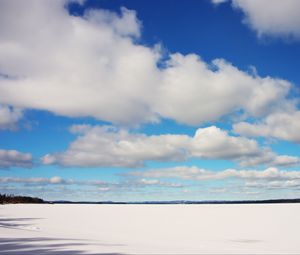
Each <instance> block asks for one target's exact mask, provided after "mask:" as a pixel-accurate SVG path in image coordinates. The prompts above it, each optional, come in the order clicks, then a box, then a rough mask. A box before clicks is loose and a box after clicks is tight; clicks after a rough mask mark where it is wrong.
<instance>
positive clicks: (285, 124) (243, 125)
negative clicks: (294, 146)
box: [233, 111, 300, 143]
mask: <svg viewBox="0 0 300 255" xmlns="http://www.w3.org/2000/svg"><path fill="white" fill-rule="evenodd" d="M299 130H300V111H291V112H288V111H287V112H276V113H273V114H270V115H269V116H267V117H266V118H265V119H264V120H263V121H261V122H258V123H253V124H252V123H247V122H240V123H237V124H235V125H233V131H234V132H235V133H238V134H241V135H245V136H252V137H255V136H261V137H273V138H277V139H282V140H287V141H291V142H295V143H300V133H299Z"/></svg>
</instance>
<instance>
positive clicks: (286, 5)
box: [211, 0, 300, 39]
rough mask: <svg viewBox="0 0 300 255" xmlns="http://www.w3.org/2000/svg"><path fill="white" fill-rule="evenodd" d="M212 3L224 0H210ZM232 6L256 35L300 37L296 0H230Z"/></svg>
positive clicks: (297, 2)
mask: <svg viewBox="0 0 300 255" xmlns="http://www.w3.org/2000/svg"><path fill="white" fill-rule="evenodd" d="M211 1H212V3H213V4H220V3H223V2H227V1H226V0H225V1H223V0H211ZM228 2H229V0H228ZM231 4H232V7H233V8H235V9H238V10H241V11H242V12H243V14H244V20H243V21H244V23H246V24H247V25H249V26H250V27H251V28H252V29H253V30H255V31H256V32H257V35H258V36H264V35H267V36H277V37H278V36H279V37H282V36H283V37H293V38H296V39H300V17H299V11H300V2H299V1H298V0H285V1H282V0H272V1H269V0H231Z"/></svg>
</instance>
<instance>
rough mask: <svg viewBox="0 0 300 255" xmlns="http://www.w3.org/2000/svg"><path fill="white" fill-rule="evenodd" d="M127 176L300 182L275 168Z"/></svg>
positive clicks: (187, 169) (162, 171)
mask: <svg viewBox="0 0 300 255" xmlns="http://www.w3.org/2000/svg"><path fill="white" fill-rule="evenodd" d="M128 175H131V176H136V177H143V178H180V179H184V180H198V181H206V180H207V181H208V180H223V179H228V178H238V179H244V180H267V181H276V180H277V181H278V180H284V181H286V180H300V171H284V170H278V169H277V168H274V167H272V168H267V169H265V170H262V171H260V170H236V169H226V170H223V171H210V170H206V169H201V168H198V167H196V166H193V167H186V166H178V167H173V168H162V169H153V170H147V171H137V172H131V173H128Z"/></svg>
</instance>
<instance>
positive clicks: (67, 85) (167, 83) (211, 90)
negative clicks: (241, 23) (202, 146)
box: [0, 0, 291, 125]
mask: <svg viewBox="0 0 300 255" xmlns="http://www.w3.org/2000/svg"><path fill="white" fill-rule="evenodd" d="M65 3H66V1H52V0H44V1H38V0H29V1H26V2H25V1H16V0H3V1H1V2H0V73H1V74H3V75H1V76H0V103H2V104H5V105H11V106H14V107H17V108H24V109H28V108H29V109H38V110H48V111H50V112H52V113H55V114H59V115H63V116H70V117H81V116H90V117H94V118H96V119H98V120H104V121H108V122H111V123H114V124H124V125H134V124H139V123H143V122H153V121H157V120H158V119H159V118H171V119H173V120H175V121H177V122H181V123H185V124H190V125H198V124H201V123H204V122H207V121H214V120H217V119H219V118H221V117H223V116H225V115H227V114H230V113H232V112H235V111H239V110H242V111H245V112H247V113H248V114H249V115H252V116H255V117H256V116H262V115H265V114H269V113H270V112H272V111H273V110H274V108H278V107H280V106H281V105H282V101H285V100H286V99H285V98H286V95H287V94H288V92H289V88H290V86H291V84H290V83H289V82H287V81H285V80H280V79H275V78H271V77H259V76H254V75H251V74H249V73H247V72H243V71H241V70H239V69H237V68H236V67H234V66H233V65H231V64H230V63H228V62H226V61H224V60H220V59H217V60H215V61H213V63H212V64H210V63H206V62H204V61H203V60H201V59H200V58H199V56H197V55H194V54H190V55H186V56H184V55H181V54H180V53H175V54H169V55H168V56H167V58H168V59H169V60H168V61H166V62H164V63H163V66H165V68H158V67H157V66H158V63H159V61H162V60H161V53H160V51H159V47H156V46H155V47H146V46H144V45H141V44H139V43H138V40H139V38H140V37H139V36H140V34H141V24H140V22H139V21H138V20H137V18H136V14H135V12H134V11H130V10H127V9H125V8H122V9H121V14H120V15H117V14H115V13H113V12H110V11H104V10H90V11H87V12H86V13H85V15H84V17H75V16H71V15H69V14H68V11H67V10H66V9H65V8H64V5H65ZM16 17H18V18H16Z"/></svg>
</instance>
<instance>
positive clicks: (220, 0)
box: [211, 0, 228, 5]
mask: <svg viewBox="0 0 300 255" xmlns="http://www.w3.org/2000/svg"><path fill="white" fill-rule="evenodd" d="M211 2H212V3H213V4H215V5H218V4H223V3H226V2H228V0H211Z"/></svg>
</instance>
